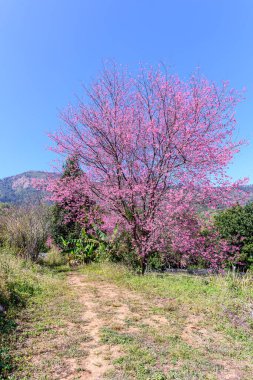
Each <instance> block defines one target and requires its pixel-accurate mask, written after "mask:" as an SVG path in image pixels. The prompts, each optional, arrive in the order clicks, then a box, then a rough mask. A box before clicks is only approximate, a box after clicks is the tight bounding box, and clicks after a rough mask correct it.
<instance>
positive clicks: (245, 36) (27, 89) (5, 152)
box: [0, 0, 253, 182]
mask: <svg viewBox="0 0 253 380" xmlns="http://www.w3.org/2000/svg"><path fill="white" fill-rule="evenodd" d="M105 59H114V60H116V61H117V62H119V63H123V64H128V65H129V66H130V68H133V67H134V66H135V65H137V64H138V62H140V61H141V62H144V63H150V64H155V63H157V62H159V61H161V60H162V61H163V62H165V63H167V64H168V65H170V66H172V68H173V71H176V72H178V73H179V74H180V75H181V76H183V77H187V76H188V75H189V74H190V73H191V72H192V71H193V70H194V69H195V68H196V67H197V66H199V67H200V68H201V71H202V72H203V73H204V74H205V75H206V76H207V77H208V78H210V79H211V80H215V81H221V80H223V79H227V80H229V81H230V82H231V85H232V86H233V87H235V88H238V89H240V88H242V87H243V86H246V88H247V92H246V100H245V102H244V103H243V104H241V105H240V106H239V109H238V114H237V118H238V136H240V137H244V138H246V139H248V140H249V142H250V144H249V145H248V146H247V147H245V148H244V149H243V151H242V152H241V153H240V155H239V156H238V157H237V158H236V159H235V161H234V164H233V166H232V167H231V169H230V173H231V175H232V176H233V178H235V179H237V178H240V177H243V176H248V177H250V182H253V165H252V162H253V145H252V144H253V128H252V127H253V107H252V104H253V1H252V0H240V1H239V0H173V1H172V0H0V129H1V134H0V178H2V177H5V176H9V175H14V174H17V173H20V172H23V171H27V170H48V169H50V162H51V160H52V159H53V158H54V157H53V154H52V153H50V152H49V151H47V149H46V147H47V146H48V145H49V144H50V142H49V140H48V138H47V135H46V132H47V131H53V130H55V129H56V128H57V126H58V125H59V119H58V114H59V110H61V109H62V108H64V107H65V106H66V105H67V104H68V103H69V102H72V101H74V100H75V94H81V83H82V82H84V83H87V82H89V81H90V80H91V79H92V78H94V77H96V74H97V72H98V71H99V69H100V68H101V63H102V61H103V60H105Z"/></svg>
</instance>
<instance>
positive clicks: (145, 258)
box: [141, 255, 148, 276]
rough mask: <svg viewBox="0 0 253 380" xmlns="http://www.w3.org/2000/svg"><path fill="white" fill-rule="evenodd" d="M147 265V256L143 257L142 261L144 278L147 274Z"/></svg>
mask: <svg viewBox="0 0 253 380" xmlns="http://www.w3.org/2000/svg"><path fill="white" fill-rule="evenodd" d="M147 263H148V258H147V256H146V255H145V256H144V257H142V259H141V274H142V276H144V274H145V272H146V269H147Z"/></svg>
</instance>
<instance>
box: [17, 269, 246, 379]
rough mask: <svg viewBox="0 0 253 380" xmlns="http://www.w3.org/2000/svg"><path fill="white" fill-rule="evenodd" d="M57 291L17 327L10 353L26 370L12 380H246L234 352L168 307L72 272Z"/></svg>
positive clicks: (199, 320)
mask: <svg viewBox="0 0 253 380" xmlns="http://www.w3.org/2000/svg"><path fill="white" fill-rule="evenodd" d="M65 285H66V289H65V290H64V292H62V295H61V296H58V297H57V298H55V299H53V300H51V301H50V302H48V304H45V305H44V304H43V305H39V306H38V305H37V306H36V307H35V308H34V310H33V311H31V310H30V311H29V313H28V314H29V315H28V318H27V320H24V321H23V322H22V323H23V325H22V329H23V333H22V334H23V335H21V337H23V338H22V339H20V340H19V342H18V344H17V350H18V352H19V353H21V358H20V359H19V360H21V361H23V362H24V363H26V364H25V367H24V368H23V369H22V370H21V371H20V373H19V374H18V376H17V377H16V378H15V379H22V380H23V379H24V380H27V379H33V380H37V379H38V380H64V379H65V380H77V379H80V380H101V379H111V380H112V379H113V380H135V379H136V380H167V379H178V380H195V379H202V380H207V379H212V380H250V379H251V377H250V376H251V375H249V374H250V373H251V371H252V365H251V364H249V363H248V362H247V361H241V360H238V359H236V355H237V352H238V349H239V348H238V347H236V346H232V345H231V344H230V343H229V342H228V340H227V338H226V337H225V336H223V335H222V334H220V333H219V332H217V331H215V329H214V328H213V327H212V326H210V325H208V324H207V321H206V320H205V316H204V315H194V314H192V313H191V311H189V310H188V309H186V308H185V306H184V305H182V304H179V303H178V301H177V300H176V299H170V298H161V297H160V298H159V297H152V298H148V297H147V296H144V295H142V294H141V293H140V294H139V293H137V292H134V291H131V290H129V289H127V288H126V287H119V286H117V285H116V284H113V283H110V282H108V281H107V280H106V279H104V278H103V277H94V276H90V275H89V274H87V275H86V274H85V275H84V274H80V273H78V272H76V273H75V272H72V273H70V274H69V275H68V277H67V284H65ZM32 313H33V314H32ZM31 315H32V317H31Z"/></svg>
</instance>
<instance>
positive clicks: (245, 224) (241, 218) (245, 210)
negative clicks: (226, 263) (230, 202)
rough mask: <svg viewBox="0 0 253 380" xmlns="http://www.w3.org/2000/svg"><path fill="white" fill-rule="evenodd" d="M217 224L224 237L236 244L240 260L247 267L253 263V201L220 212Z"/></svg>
mask: <svg viewBox="0 0 253 380" xmlns="http://www.w3.org/2000/svg"><path fill="white" fill-rule="evenodd" d="M215 225H216V227H217V229H218V231H219V233H220V236H221V237H222V238H225V239H226V240H227V241H228V242H230V243H231V244H233V245H234V246H236V247H237V248H238V250H239V253H240V256H239V258H238V261H239V263H240V264H241V265H243V266H244V267H245V268H249V267H250V266H252V265H253V203H249V204H247V205H245V206H241V205H239V204H237V205H235V206H234V207H232V208H229V209H227V210H224V211H222V212H219V213H218V214H217V215H216V216H215Z"/></svg>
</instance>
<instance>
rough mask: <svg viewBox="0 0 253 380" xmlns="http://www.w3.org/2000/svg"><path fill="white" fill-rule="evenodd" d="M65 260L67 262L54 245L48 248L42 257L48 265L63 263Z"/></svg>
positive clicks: (53, 265) (54, 265)
mask: <svg viewBox="0 0 253 380" xmlns="http://www.w3.org/2000/svg"><path fill="white" fill-rule="evenodd" d="M66 262H67V260H66V257H65V256H64V254H63V253H62V252H61V251H60V250H59V248H57V246H55V245H53V246H52V247H51V248H50V250H49V251H48V252H47V254H46V256H45V258H44V259H43V263H45V264H46V265H47V266H49V267H56V266H60V265H64V264H66Z"/></svg>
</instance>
